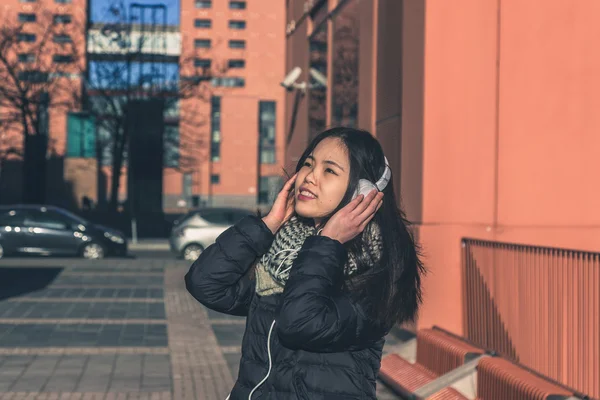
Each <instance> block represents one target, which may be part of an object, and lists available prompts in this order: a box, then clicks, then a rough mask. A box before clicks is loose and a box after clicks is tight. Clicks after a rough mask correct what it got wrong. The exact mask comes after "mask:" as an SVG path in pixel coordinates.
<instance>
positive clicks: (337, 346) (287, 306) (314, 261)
mask: <svg viewBox="0 0 600 400" xmlns="http://www.w3.org/2000/svg"><path fill="white" fill-rule="evenodd" d="M347 257H348V255H347V252H346V249H345V248H344V246H343V245H342V244H341V243H340V242H338V241H337V240H332V239H330V238H328V237H323V236H311V237H309V238H308V239H306V241H305V242H304V244H303V246H302V248H301V250H300V252H299V253H298V257H297V258H296V260H294V265H293V266H292V269H291V272H290V276H289V278H288V281H287V282H286V285H285V289H284V291H283V299H282V302H281V306H280V309H279V313H278V315H277V318H276V324H275V327H276V331H277V334H278V337H279V340H280V342H281V344H283V345H284V346H285V347H288V348H290V349H294V350H296V349H301V350H306V351H313V352H340V351H349V350H360V349H363V348H366V347H369V346H370V345H371V344H372V343H373V341H375V340H378V339H381V337H377V338H375V337H374V336H373V331H372V330H371V329H370V328H369V326H370V324H369V322H368V318H367V316H366V315H365V314H364V312H363V310H362V308H361V306H360V304H358V303H356V302H355V301H353V300H352V299H351V298H350V297H349V296H348V295H345V294H343V293H335V288H336V287H337V286H338V285H337V283H339V282H340V281H341V280H342V279H344V273H343V268H344V267H343V266H344V265H345V263H346V260H347Z"/></svg>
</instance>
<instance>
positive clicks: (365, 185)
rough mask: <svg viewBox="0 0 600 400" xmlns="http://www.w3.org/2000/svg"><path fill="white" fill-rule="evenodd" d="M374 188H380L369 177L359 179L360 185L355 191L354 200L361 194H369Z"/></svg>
mask: <svg viewBox="0 0 600 400" xmlns="http://www.w3.org/2000/svg"><path fill="white" fill-rule="evenodd" d="M373 190H378V189H377V186H375V184H374V183H373V182H371V181H369V180H367V179H360V180H359V181H358V185H357V186H356V191H355V192H354V196H353V197H352V200H354V199H355V198H357V197H358V196H359V195H361V194H362V195H363V196H367V195H368V194H369V193H371V192H372V191H373Z"/></svg>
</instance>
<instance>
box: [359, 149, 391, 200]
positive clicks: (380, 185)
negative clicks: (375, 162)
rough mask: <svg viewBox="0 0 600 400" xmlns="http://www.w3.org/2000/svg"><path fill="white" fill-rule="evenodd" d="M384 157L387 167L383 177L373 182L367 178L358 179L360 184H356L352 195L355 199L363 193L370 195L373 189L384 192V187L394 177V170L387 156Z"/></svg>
mask: <svg viewBox="0 0 600 400" xmlns="http://www.w3.org/2000/svg"><path fill="white" fill-rule="evenodd" d="M383 158H384V160H385V169H384V171H383V175H381V178H379V180H378V181H377V182H376V183H373V182H371V181H370V180H367V179H360V180H359V181H358V186H356V191H355V192H354V195H353V196H352V199H353V200H354V199H355V198H357V197H358V196H359V195H361V194H362V195H364V196H366V195H368V194H369V193H370V192H371V191H372V190H373V189H377V190H378V191H380V192H382V191H383V189H385V187H386V186H387V184H388V182H389V181H390V178H391V177H392V170H391V169H390V164H389V163H388V160H387V158H386V157H383Z"/></svg>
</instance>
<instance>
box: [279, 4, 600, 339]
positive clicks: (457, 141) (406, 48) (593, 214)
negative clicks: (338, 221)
mask: <svg viewBox="0 0 600 400" xmlns="http://www.w3.org/2000/svg"><path fill="white" fill-rule="evenodd" d="M334 3H335V4H337V2H335V1H330V4H329V5H328V7H329V9H331V8H332V5H334ZM303 4H304V2H303V1H301V0H292V1H290V2H289V4H288V15H287V22H288V23H289V22H290V21H291V20H296V21H298V19H299V17H300V15H302V13H303ZM372 7H373V9H374V13H373V32H374V33H373V35H374V37H373V52H374V59H375V61H374V62H375V65H374V68H373V71H372V77H371V78H372V80H371V81H372V82H374V86H375V89H376V92H375V95H374V96H373V98H372V99H368V98H367V96H365V95H364V93H365V92H364V90H365V89H364V86H363V85H364V82H365V81H367V82H368V81H369V80H368V79H365V77H363V76H362V75H361V77H360V79H359V81H360V82H361V83H360V85H361V93H362V95H361V97H360V99H359V109H362V108H363V106H362V105H363V104H364V103H365V102H368V103H369V105H370V106H371V107H372V109H373V110H374V111H373V116H374V123H373V126H374V134H375V135H376V136H377V138H378V139H379V140H380V141H381V143H382V144H383V146H384V149H385V151H386V155H387V157H388V159H389V161H390V164H391V166H392V170H393V171H394V176H393V179H394V185H395V186H396V187H397V191H398V192H399V194H401V198H402V206H403V208H404V210H405V211H406V212H407V216H408V218H409V219H410V220H411V221H414V222H415V223H416V226H415V233H416V234H417V236H418V238H419V240H420V242H421V244H422V246H423V252H424V257H425V258H424V260H425V262H426V265H427V267H428V269H429V273H428V275H427V276H426V278H425V280H424V304H423V307H422V309H421V313H420V318H419V322H418V325H419V327H428V326H431V325H434V324H435V325H440V326H442V327H444V328H447V329H449V330H451V331H454V332H456V333H458V334H462V333H463V323H464V321H463V310H462V307H463V297H462V296H463V287H462V269H461V268H462V266H461V239H462V238H465V237H470V238H478V239H487V240H494V241H505V242H516V243H523V244H530V245H544V246H553V247H562V248H573V249H581V250H595V251H598V249H600V224H599V219H600V211H599V209H598V207H597V206H596V203H597V201H596V198H597V197H598V196H597V191H598V190H597V189H596V186H597V185H596V181H598V174H599V171H600V160H599V159H598V157H597V154H599V153H600V136H599V135H598V134H597V132H598V131H599V130H600V129H599V128H600V126H599V125H600V113H598V111H597V109H598V108H599V107H598V106H599V105H600V104H599V103H600V95H599V94H598V93H600V90H599V89H600V87H599V86H600V78H599V77H598V73H597V71H599V70H600V65H599V64H600V56H598V54H597V51H596V50H595V47H596V46H595V42H594V40H593V38H595V37H598V33H599V32H598V30H599V29H600V26H599V25H598V24H597V23H596V21H597V20H598V19H599V17H600V3H598V2H597V1H595V0H582V1H577V2H570V1H566V0H524V1H502V2H495V1H494V2H486V1H479V0H456V1H452V2H448V1H427V2H425V1H404V2H400V1H396V0H373V1H372ZM499 7H500V8H499ZM308 22H309V21H308ZM307 25H308V23H307V21H306V20H305V21H304V23H303V24H302V25H299V27H297V29H296V31H294V33H293V34H292V35H290V36H289V37H288V38H287V42H286V46H287V51H288V54H287V55H286V58H287V65H288V69H291V68H292V67H293V66H295V65H299V66H301V67H303V69H304V68H305V66H307V65H308V55H307V51H306V48H307V37H306V32H307V31H308V26H307ZM361 34H362V33H361ZM365 45H366V44H365V43H364V41H361V44H360V46H361V51H362V48H363V46H365ZM361 66H363V64H361ZM362 70H363V71H364V70H365V69H364V68H363V69H362ZM305 78H306V77H305V76H304V75H303V76H302V77H301V78H300V80H299V81H303V80H305ZM286 103H287V106H286V107H287V113H286V123H287V124H289V123H290V118H291V106H292V104H293V93H290V94H288V95H287V97H286ZM360 118H361V120H360V121H359V124H361V125H365V123H366V121H367V119H366V118H367V117H366V116H365V114H364V113H361V114H360ZM306 120H307V115H306V106H305V102H304V104H303V103H301V108H300V112H299V114H298V121H297V124H296V131H295V133H294V138H293V139H292V142H291V143H290V146H289V148H288V150H287V152H288V155H289V156H290V157H289V159H290V162H291V158H292V157H291V156H292V155H297V154H299V153H300V152H301V151H302V150H303V149H304V148H305V146H306V137H307V132H306V131H307V125H306V123H307V122H306Z"/></svg>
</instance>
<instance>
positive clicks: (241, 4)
mask: <svg viewBox="0 0 600 400" xmlns="http://www.w3.org/2000/svg"><path fill="white" fill-rule="evenodd" d="M229 8H231V9H232V10H245V9H246V2H245V1H230V2H229Z"/></svg>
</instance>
